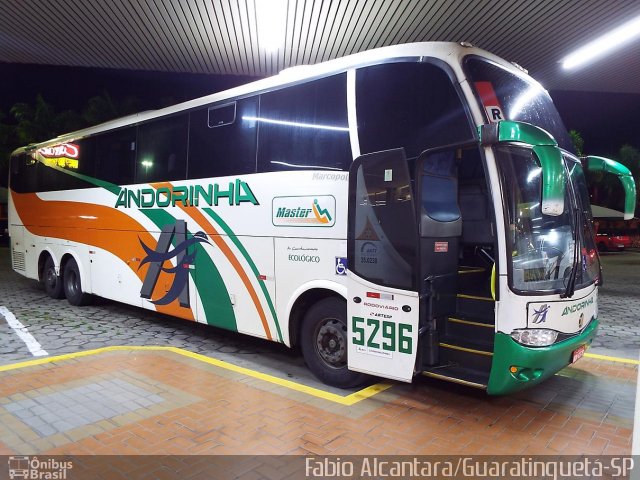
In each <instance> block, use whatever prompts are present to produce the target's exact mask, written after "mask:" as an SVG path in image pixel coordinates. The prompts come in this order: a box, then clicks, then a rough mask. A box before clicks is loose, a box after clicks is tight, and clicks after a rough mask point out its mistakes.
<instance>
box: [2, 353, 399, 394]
mask: <svg viewBox="0 0 640 480" xmlns="http://www.w3.org/2000/svg"><path fill="white" fill-rule="evenodd" d="M145 350H146V351H165V352H173V353H176V354H178V355H182V356H185V357H189V358H192V359H194V360H198V361H200V362H204V363H208V364H210V365H214V366H216V367H220V368H224V369H225V370H230V371H232V372H236V373H240V374H243V375H247V376H249V377H253V378H257V379H259V380H263V381H265V382H269V383H273V384H275V385H279V386H281V387H285V388H288V389H290V390H295V391H297V392H302V393H306V394H308V395H312V396H314V397H318V398H322V399H324V400H328V401H330V402H334V403H339V404H341V405H346V406H351V405H355V404H356V403H358V402H361V401H362V400H365V399H367V398H370V397H372V396H374V395H376V394H377V393H380V392H383V391H385V390H387V389H389V388H391V386H392V384H391V383H387V382H381V383H376V384H375V385H371V386H369V387H366V388H363V389H362V390H359V391H357V392H353V393H351V394H349V395H347V396H342V395H338V394H336V393H331V392H326V391H324V390H320V389H319V388H315V387H309V386H307V385H302V384H301V383H297V382H293V381H291V380H285V379H283V378H278V377H275V376H273V375H269V374H267V373H262V372H258V371H256V370H251V369H250V368H246V367H240V366H238V365H234V364H233V363H229V362H225V361H224V360H218V359H216V358H211V357H207V356H205V355H201V354H199V353H195V352H190V351H188V350H184V349H182V348H178V347H161V346H157V347H156V346H131V347H129V346H112V347H102V348H96V349H94V350H85V351H81V352H74V353H66V354H63V355H57V356H55V357H47V358H39V359H35V360H28V361H26V362H18V363H11V364H9V365H1V366H0V372H7V371H9V370H17V369H19V368H26V367H33V366H36V365H44V364H47V363H54V362H60V361H64V360H70V359H74V358H81V357H86V356H89V355H96V354H99V353H104V352H116V351H145Z"/></svg>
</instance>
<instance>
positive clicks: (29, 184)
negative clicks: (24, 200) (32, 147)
mask: <svg viewBox="0 0 640 480" xmlns="http://www.w3.org/2000/svg"><path fill="white" fill-rule="evenodd" d="M37 169H38V162H36V161H35V160H32V159H31V156H30V155H27V154H25V153H22V154H20V155H14V156H13V157H11V178H10V184H9V186H10V187H11V189H12V190H14V191H16V192H18V193H31V192H35V191H37V185H36V171H37Z"/></svg>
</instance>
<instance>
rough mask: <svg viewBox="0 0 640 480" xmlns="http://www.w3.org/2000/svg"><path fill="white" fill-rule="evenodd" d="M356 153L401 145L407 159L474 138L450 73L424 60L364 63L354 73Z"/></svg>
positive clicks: (377, 150)
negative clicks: (357, 142)
mask: <svg viewBox="0 0 640 480" xmlns="http://www.w3.org/2000/svg"><path fill="white" fill-rule="evenodd" d="M356 105H357V107H356V109H357V113H358V133H359V140H360V153H362V154H365V153H371V152H379V151H382V150H388V149H391V148H400V147H404V149H405V151H406V154H407V158H413V157H417V156H418V155H419V154H420V153H421V152H423V151H424V150H426V149H428V148H433V147H438V146H445V145H452V144H456V143H463V142H465V141H471V140H473V135H474V134H473V130H472V128H471V123H470V122H469V119H468V117H467V114H466V111H465V108H464V104H463V103H462V101H461V99H460V97H459V95H458V93H457V92H456V89H455V88H454V86H453V83H452V82H451V79H450V78H449V75H447V73H446V72H445V71H444V70H443V69H442V68H440V67H439V66H437V65H434V64H432V63H426V62H402V63H386V64H383V65H374V66H371V67H364V68H361V69H359V70H358V72H357V76H356Z"/></svg>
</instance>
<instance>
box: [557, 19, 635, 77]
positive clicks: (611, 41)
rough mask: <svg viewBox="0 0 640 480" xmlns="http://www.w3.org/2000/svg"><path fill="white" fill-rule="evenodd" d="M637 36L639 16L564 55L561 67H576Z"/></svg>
mask: <svg viewBox="0 0 640 480" xmlns="http://www.w3.org/2000/svg"><path fill="white" fill-rule="evenodd" d="M638 36H640V17H636V18H635V19H633V20H631V21H630V22H627V23H625V24H624V25H621V26H620V27H618V28H616V29H615V30H612V31H611V32H609V33H607V34H605V35H603V36H601V37H599V38H596V39H595V40H594V41H593V42H590V43H588V44H586V45H585V46H584V47H582V48H580V49H578V50H576V51H575V52H573V53H572V54H571V55H569V56H567V57H565V58H564V60H562V67H563V68H565V69H570V68H575V67H578V66H580V65H582V64H584V63H587V62H589V61H590V60H593V59H595V58H597V57H600V56H602V55H604V54H605V53H606V52H608V51H610V50H613V49H615V48H618V47H620V46H621V45H622V44H624V43H625V42H629V41H631V40H633V39H634V38H636V37H638Z"/></svg>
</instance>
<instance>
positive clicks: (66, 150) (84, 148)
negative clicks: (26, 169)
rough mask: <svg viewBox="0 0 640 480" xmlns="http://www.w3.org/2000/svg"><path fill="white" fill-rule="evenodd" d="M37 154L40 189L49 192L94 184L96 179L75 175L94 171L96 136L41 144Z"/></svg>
mask: <svg viewBox="0 0 640 480" xmlns="http://www.w3.org/2000/svg"><path fill="white" fill-rule="evenodd" d="M37 157H38V159H39V162H40V165H39V166H38V174H37V177H38V190H40V191H44V192H46V191H56V190H75V189H79V188H91V187H94V184H93V183H91V182H87V181H85V180H83V179H82V177H81V176H78V175H76V174H80V175H82V176H87V177H93V176H94V175H95V142H94V138H93V137H89V138H85V139H83V140H73V141H70V142H65V143H60V144H57V145H51V146H48V147H43V148H39V149H38V150H37ZM67 172H68V173H67Z"/></svg>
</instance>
